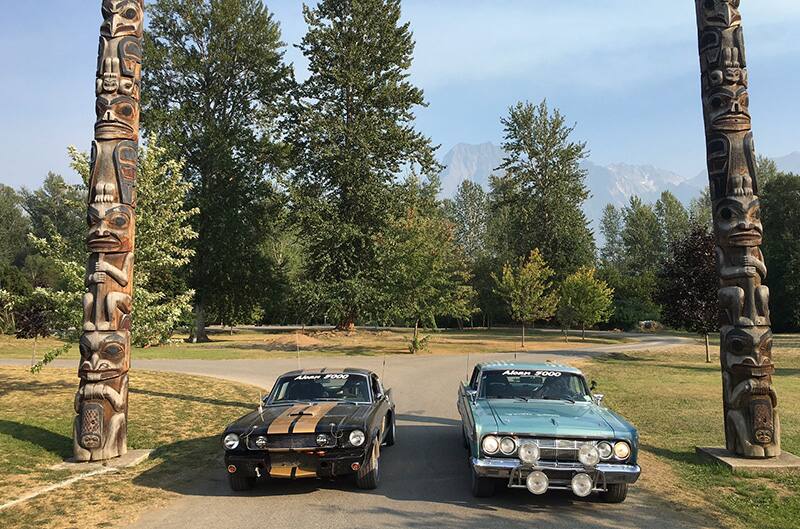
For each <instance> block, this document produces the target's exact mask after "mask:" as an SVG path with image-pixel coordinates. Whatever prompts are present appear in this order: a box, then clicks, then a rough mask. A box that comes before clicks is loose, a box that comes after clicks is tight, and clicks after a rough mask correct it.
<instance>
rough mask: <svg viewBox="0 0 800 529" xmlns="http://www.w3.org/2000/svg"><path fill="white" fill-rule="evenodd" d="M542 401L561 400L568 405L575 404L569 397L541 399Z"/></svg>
mask: <svg viewBox="0 0 800 529" xmlns="http://www.w3.org/2000/svg"><path fill="white" fill-rule="evenodd" d="M542 400H563V401H566V402H569V403H570V404H575V401H574V400H572V399H571V398H569V397H542Z"/></svg>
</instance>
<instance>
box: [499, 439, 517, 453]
mask: <svg viewBox="0 0 800 529" xmlns="http://www.w3.org/2000/svg"><path fill="white" fill-rule="evenodd" d="M500 451H501V452H503V455H507V456H510V455H511V454H513V453H514V452H516V451H517V442H516V441H515V440H514V439H512V438H511V437H503V438H502V439H501V440H500Z"/></svg>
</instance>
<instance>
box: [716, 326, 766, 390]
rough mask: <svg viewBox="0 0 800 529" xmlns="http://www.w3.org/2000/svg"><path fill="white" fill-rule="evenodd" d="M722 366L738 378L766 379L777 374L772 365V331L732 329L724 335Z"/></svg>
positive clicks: (753, 328) (752, 328)
mask: <svg viewBox="0 0 800 529" xmlns="http://www.w3.org/2000/svg"><path fill="white" fill-rule="evenodd" d="M722 351H723V358H722V365H723V368H724V369H725V370H726V371H729V372H730V373H732V374H733V375H735V376H736V377H738V378H764V377H768V376H770V375H772V374H773V373H774V372H775V366H774V365H773V363H772V331H770V330H769V329H764V328H757V327H750V328H741V327H731V328H729V329H728V330H727V332H724V333H723V343H722Z"/></svg>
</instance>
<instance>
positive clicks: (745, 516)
mask: <svg viewBox="0 0 800 529" xmlns="http://www.w3.org/2000/svg"><path fill="white" fill-rule="evenodd" d="M799 346H800V344H798V339H797V337H796V336H780V337H778V339H777V340H776V344H775V353H774V356H775V361H776V362H777V365H778V373H777V375H776V376H775V378H774V382H775V387H776V389H777V391H778V398H779V404H778V409H779V411H780V418H781V423H782V428H783V436H782V442H783V448H784V450H787V451H789V452H792V453H794V454H800V347H799ZM712 351H713V350H712ZM713 352H714V354H713V357H712V358H713V363H712V364H706V363H705V352H704V348H703V347H702V345H700V343H699V342H698V345H696V346H689V347H680V348H673V349H669V350H664V351H661V352H644V353H631V352H626V353H624V354H622V353H621V354H615V355H611V356H607V357H604V358H598V359H594V360H592V361H590V362H588V363H586V364H585V365H584V366H583V367H584V370H585V372H586V373H587V376H590V377H591V378H593V379H595V380H596V381H597V382H598V383H599V388H598V392H602V393H605V394H606V395H607V403H608V404H609V406H610V407H611V408H613V409H615V410H616V411H618V412H620V413H621V414H623V415H624V416H625V417H627V418H628V419H629V420H630V421H631V422H632V423H634V424H635V425H636V426H637V427H638V429H639V433H640V436H641V444H642V449H643V450H644V451H645V452H648V453H650V454H653V455H654V456H656V457H657V458H659V459H661V460H662V461H665V462H667V463H668V464H669V465H670V466H671V467H672V468H673V469H674V471H675V473H676V474H677V476H678V478H679V479H680V480H681V481H682V484H681V486H685V487H686V488H687V489H688V490H687V492H688V493H690V494H692V495H696V496H698V497H699V498H700V499H702V500H704V501H706V502H709V503H710V504H712V505H714V506H715V507H716V508H717V509H719V511H720V512H721V513H723V514H724V515H725V519H726V521H727V523H728V525H732V526H736V527H759V528H762V529H773V528H774V529H796V528H797V527H800V474H785V475H778V474H776V475H772V476H766V477H764V476H740V475H732V474H731V473H730V472H729V471H727V470H724V469H723V468H722V467H719V466H716V465H710V464H708V463H706V462H704V461H703V460H701V459H700V458H698V457H697V456H696V455H695V447H696V446H724V444H725V442H724V431H723V426H722V424H723V423H722V397H721V395H722V382H721V376H720V368H719V357H718V354H717V351H713ZM643 472H644V473H647V472H648V469H647V468H646V467H645V468H644V469H643Z"/></svg>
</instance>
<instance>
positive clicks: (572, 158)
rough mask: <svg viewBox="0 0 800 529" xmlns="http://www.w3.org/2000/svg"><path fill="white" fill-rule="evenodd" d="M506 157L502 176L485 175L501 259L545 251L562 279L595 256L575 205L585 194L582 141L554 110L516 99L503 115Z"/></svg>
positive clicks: (578, 205) (578, 206)
mask: <svg viewBox="0 0 800 529" xmlns="http://www.w3.org/2000/svg"><path fill="white" fill-rule="evenodd" d="M501 121H502V124H503V127H504V134H505V138H504V141H503V149H504V151H505V152H506V157H505V159H504V160H503V164H502V165H501V167H500V168H501V169H502V170H503V171H505V173H504V174H503V175H502V176H498V177H492V179H491V214H492V222H493V223H495V227H493V228H492V229H491V236H492V239H493V240H494V241H495V242H496V255H497V256H498V257H499V258H500V259H501V261H511V260H514V259H519V258H525V257H527V256H528V254H529V253H530V252H531V250H533V249H534V248H539V249H540V250H541V251H542V252H543V253H544V254H545V255H547V258H548V261H549V262H550V264H551V266H552V267H553V270H554V271H555V273H556V277H558V278H560V279H563V278H564V277H566V276H567V275H569V274H570V273H572V272H574V271H575V270H577V269H578V268H580V267H581V266H586V265H591V264H593V263H594V260H595V246H594V238H593V235H592V232H591V230H590V229H589V221H588V220H587V218H586V215H585V214H584V213H583V210H582V209H581V206H582V205H583V203H584V202H585V201H586V199H587V198H588V197H589V191H588V189H587V187H586V184H585V179H586V171H585V170H583V169H581V167H580V162H581V161H582V160H583V159H584V158H586V156H587V150H586V144H585V143H583V142H572V141H570V139H569V138H570V136H571V135H572V132H573V131H574V128H575V127H574V126H568V125H566V118H565V117H564V116H563V115H562V114H561V113H560V112H559V111H558V109H556V110H554V111H553V112H552V113H551V112H550V110H549V109H548V107H547V103H546V102H545V101H543V102H542V103H540V104H539V105H533V104H531V103H527V102H526V103H517V104H516V105H515V106H513V107H511V108H509V112H508V116H507V117H505V118H503V119H502V120H501Z"/></svg>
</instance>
